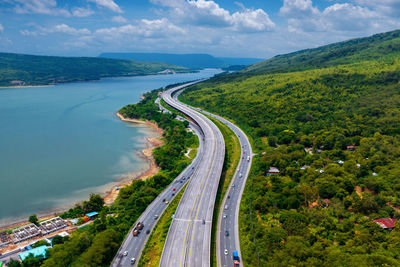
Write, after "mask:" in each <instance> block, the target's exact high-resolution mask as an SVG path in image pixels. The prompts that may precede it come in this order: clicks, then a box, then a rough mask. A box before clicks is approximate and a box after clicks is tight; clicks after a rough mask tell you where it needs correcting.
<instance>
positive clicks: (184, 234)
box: [160, 85, 225, 267]
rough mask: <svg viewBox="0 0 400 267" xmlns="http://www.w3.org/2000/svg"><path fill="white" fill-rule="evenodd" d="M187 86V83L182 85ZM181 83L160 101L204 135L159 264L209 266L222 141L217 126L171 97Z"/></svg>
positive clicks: (222, 152)
mask: <svg viewBox="0 0 400 267" xmlns="http://www.w3.org/2000/svg"><path fill="white" fill-rule="evenodd" d="M185 86H187V85H185ZM183 87H184V86H179V87H175V88H172V89H170V90H168V91H166V92H164V93H163V95H162V97H163V99H164V101H165V102H166V103H167V104H168V105H170V106H172V107H174V108H175V109H177V110H179V111H181V112H182V113H184V114H185V115H186V116H188V117H190V118H191V119H192V120H193V121H194V122H195V123H196V124H197V125H198V126H199V127H200V129H201V131H202V134H203V136H204V140H203V151H202V152H203V153H202V154H201V155H200V158H199V162H198V167H197V168H196V169H195V170H194V173H193V174H192V176H191V179H190V181H189V184H188V187H187V188H186V190H185V193H184V194H183V196H182V198H181V201H180V203H179V205H178V208H177V210H176V213H175V217H174V219H173V221H172V223H171V226H170V229H169V232H168V236H167V239H166V242H165V244H164V250H163V254H162V257H161V262H160V266H162V267H166V266H171V267H180V266H210V244H211V223H212V218H213V210H214V203H215V197H216V193H217V190H218V184H219V180H220V177H221V171H222V167H223V162H224V158H225V143H224V138H223V136H222V133H221V132H220V131H219V129H218V127H217V126H216V125H215V124H214V123H212V122H211V121H210V120H209V119H208V118H207V117H205V116H204V115H202V114H200V113H199V112H197V111H195V110H193V109H192V108H190V107H188V106H186V105H184V104H182V103H180V102H179V101H177V100H176V99H174V98H172V96H171V94H172V93H173V92H175V91H178V90H180V89H182V88H183Z"/></svg>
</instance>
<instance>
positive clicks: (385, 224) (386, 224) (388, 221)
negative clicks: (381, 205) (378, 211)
mask: <svg viewBox="0 0 400 267" xmlns="http://www.w3.org/2000/svg"><path fill="white" fill-rule="evenodd" d="M372 221H373V222H376V223H377V224H379V226H380V227H382V228H384V229H387V228H393V227H394V224H395V223H396V221H397V220H396V219H392V218H383V219H376V220H372Z"/></svg>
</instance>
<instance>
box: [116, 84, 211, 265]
mask: <svg viewBox="0 0 400 267" xmlns="http://www.w3.org/2000/svg"><path fill="white" fill-rule="evenodd" d="M191 84H193V83H188V84H186V85H184V86H188V85H191ZM184 86H180V87H179V89H181V88H182V87H184ZM163 111H164V112H167V111H166V110H163ZM189 127H190V128H192V129H193V130H194V131H195V132H196V134H197V135H198V137H199V141H200V145H199V149H198V150H197V155H196V157H195V159H194V160H193V161H192V163H191V164H190V165H189V166H188V167H187V168H186V169H185V170H184V171H183V172H182V173H181V174H179V175H178V177H176V178H175V180H174V181H173V182H172V183H171V184H170V185H169V186H168V187H167V188H166V189H165V190H164V191H163V192H162V193H161V194H160V195H159V196H158V197H157V198H156V199H155V200H153V202H151V203H150V205H149V206H148V207H147V208H146V210H145V211H144V212H143V213H142V215H141V216H140V217H139V219H138V220H137V221H136V222H135V224H134V225H136V224H137V223H138V222H142V223H143V224H144V227H143V230H142V231H141V233H140V234H139V235H138V236H135V237H134V236H133V235H132V232H133V227H132V229H131V230H130V231H129V233H128V235H127V236H126V237H125V240H124V241H123V243H122V245H121V247H120V248H119V250H118V252H117V254H116V255H115V257H114V259H113V261H112V263H111V266H112V267H117V266H133V265H134V266H136V265H137V263H138V262H139V259H140V256H141V253H142V250H143V248H144V246H145V244H146V242H147V239H148V237H149V234H150V233H151V232H152V230H153V228H154V226H155V224H156V223H157V221H158V218H160V217H161V215H162V213H163V212H164V211H165V209H166V207H167V205H166V203H165V202H164V201H163V199H165V201H169V202H171V200H172V199H173V198H175V196H176V195H177V194H178V192H179V191H180V190H181V189H182V188H183V187H184V185H185V184H186V182H187V181H188V180H189V179H190V178H191V176H192V175H193V173H194V172H195V171H196V170H197V168H198V167H199V163H200V160H201V158H202V156H201V155H202V154H203V149H204V148H203V147H204V145H203V133H202V131H201V130H200V129H199V127H198V126H197V125H194V124H193V123H189ZM174 189H175V190H174ZM125 254H126V255H125ZM132 258H135V263H134V264H131V260H132Z"/></svg>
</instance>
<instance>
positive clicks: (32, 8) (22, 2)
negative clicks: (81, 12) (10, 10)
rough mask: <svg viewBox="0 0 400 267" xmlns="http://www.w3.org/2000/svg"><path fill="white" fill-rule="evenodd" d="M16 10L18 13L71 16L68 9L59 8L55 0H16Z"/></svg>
mask: <svg viewBox="0 0 400 267" xmlns="http://www.w3.org/2000/svg"><path fill="white" fill-rule="evenodd" d="M14 3H15V4H16V5H15V12H16V13H18V14H47V15H54V16H58V15H61V16H66V17H68V16H70V15H71V13H70V12H69V11H68V10H67V9H63V8H57V2H56V1H55V0H14Z"/></svg>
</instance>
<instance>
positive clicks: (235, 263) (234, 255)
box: [232, 250, 240, 267]
mask: <svg viewBox="0 0 400 267" xmlns="http://www.w3.org/2000/svg"><path fill="white" fill-rule="evenodd" d="M232 258H233V266H234V267H236V266H237V267H239V266H240V263H239V262H240V260H239V253H238V252H237V250H234V251H233V252H232Z"/></svg>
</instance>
